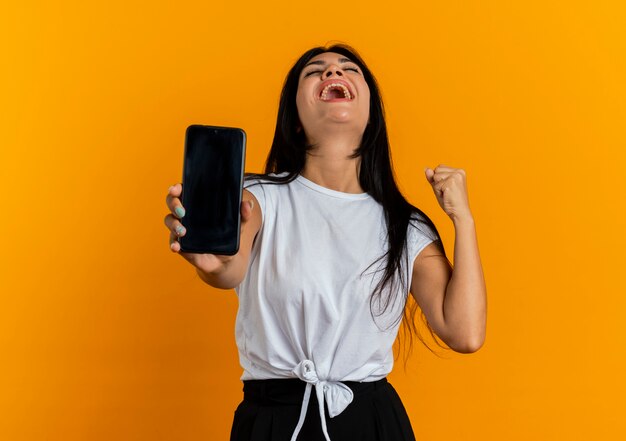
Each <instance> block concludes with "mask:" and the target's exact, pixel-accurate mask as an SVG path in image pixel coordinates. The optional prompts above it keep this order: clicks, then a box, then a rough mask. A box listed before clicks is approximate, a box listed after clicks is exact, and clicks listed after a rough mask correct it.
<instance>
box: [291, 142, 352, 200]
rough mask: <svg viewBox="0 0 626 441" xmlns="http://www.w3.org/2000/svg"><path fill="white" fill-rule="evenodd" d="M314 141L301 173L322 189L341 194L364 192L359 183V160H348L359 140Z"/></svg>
mask: <svg viewBox="0 0 626 441" xmlns="http://www.w3.org/2000/svg"><path fill="white" fill-rule="evenodd" d="M333 138H334V139H333V140H332V141H331V140H330V139H320V140H316V141H315V140H314V141H313V144H314V145H315V147H314V148H313V149H312V150H310V151H309V152H308V153H307V158H306V163H305V165H304V169H303V170H302V172H301V174H302V176H304V177H305V178H306V179H308V180H309V181H312V182H315V183H316V184H318V185H321V186H322V187H326V188H329V189H331V190H335V191H340V192H343V193H357V194H358V193H364V191H363V189H362V188H361V184H360V183H359V170H360V166H361V158H359V157H357V158H350V155H352V154H353V153H354V150H355V149H356V148H357V147H358V146H359V144H360V142H361V139H360V138H358V139H357V138H352V137H342V138H340V137H338V136H334V137H333Z"/></svg>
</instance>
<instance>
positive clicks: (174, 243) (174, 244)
mask: <svg viewBox="0 0 626 441" xmlns="http://www.w3.org/2000/svg"><path fill="white" fill-rule="evenodd" d="M170 250H171V251H172V252H173V253H178V252H179V251H180V243H178V238H177V237H176V235H175V234H174V233H170Z"/></svg>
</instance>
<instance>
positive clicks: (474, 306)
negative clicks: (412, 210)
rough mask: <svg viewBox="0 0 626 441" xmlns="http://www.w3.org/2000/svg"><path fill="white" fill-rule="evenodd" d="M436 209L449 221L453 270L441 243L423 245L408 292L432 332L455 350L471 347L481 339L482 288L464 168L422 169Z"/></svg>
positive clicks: (483, 320) (484, 298) (483, 323)
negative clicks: (452, 228)
mask: <svg viewBox="0 0 626 441" xmlns="http://www.w3.org/2000/svg"><path fill="white" fill-rule="evenodd" d="M425 173H426V179H428V182H429V183H430V184H431V185H432V187H433V191H434V192H435V196H436V197H437V201H438V202H439V205H440V206H441V208H442V209H443V210H444V211H445V212H446V214H447V215H448V216H449V217H450V219H451V220H452V222H453V224H454V231H455V239H454V269H452V267H451V265H450V262H448V259H446V258H445V256H444V255H443V253H442V248H439V247H443V244H441V242H439V243H438V244H431V245H429V246H427V247H426V248H425V249H424V250H423V251H422V252H421V253H420V255H419V256H418V257H417V258H416V259H415V262H414V264H413V279H412V282H411V293H412V294H413V296H414V297H415V300H416V301H417V302H418V304H419V305H420V307H421V308H422V310H423V311H424V314H425V315H426V318H427V320H428V322H429V323H430V326H431V327H432V328H433V330H434V331H435V333H436V334H437V335H438V336H439V337H440V338H441V339H442V340H443V341H444V342H445V343H446V344H447V345H448V346H449V347H450V348H451V349H453V350H455V351H457V352H464V353H467V352H475V351H477V350H478V349H480V347H481V346H482V345H483V343H484V342H485V334H486V327H487V289H486V286H485V278H484V276H483V268H482V264H481V262H480V255H479V253H478V240H477V238H476V228H475V225H474V217H473V216H472V213H471V210H470V208H469V199H468V195H467V185H466V179H465V170H463V169H460V168H459V169H457V168H452V167H448V166H445V165H439V166H438V167H437V168H435V169H434V170H431V169H429V168H426V169H425Z"/></svg>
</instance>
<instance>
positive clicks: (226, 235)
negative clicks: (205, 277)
mask: <svg viewBox="0 0 626 441" xmlns="http://www.w3.org/2000/svg"><path fill="white" fill-rule="evenodd" d="M245 150H246V133H245V132H244V131H243V129H239V128H232V127H217V126H205V125H199V124H192V125H190V126H189V127H187V131H186V132H185V155H184V160H183V192H182V196H181V202H182V204H183V207H185V216H184V217H183V218H182V220H181V222H182V224H183V225H184V226H185V229H186V230H187V232H186V233H185V235H184V236H182V237H180V238H179V243H180V249H181V251H183V252H189V253H210V254H221V255H229V256H232V255H234V254H237V251H239V232H240V227H241V215H240V207H241V198H242V192H243V175H244V165H245V164H244V163H245V153H246V152H245Z"/></svg>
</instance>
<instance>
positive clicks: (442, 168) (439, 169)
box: [435, 164, 456, 173]
mask: <svg viewBox="0 0 626 441" xmlns="http://www.w3.org/2000/svg"><path fill="white" fill-rule="evenodd" d="M455 170H456V168H454V167H450V166H448V165H445V164H439V165H438V166H437V167H435V173H439V172H452V171H455Z"/></svg>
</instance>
